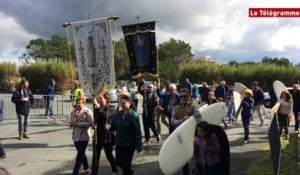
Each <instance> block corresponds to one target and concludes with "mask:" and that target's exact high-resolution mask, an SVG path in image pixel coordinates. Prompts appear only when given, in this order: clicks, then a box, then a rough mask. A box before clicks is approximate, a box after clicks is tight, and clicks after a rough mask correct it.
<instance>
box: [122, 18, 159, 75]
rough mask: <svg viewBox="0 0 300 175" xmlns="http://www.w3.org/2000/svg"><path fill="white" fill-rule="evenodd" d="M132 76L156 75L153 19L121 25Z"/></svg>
mask: <svg viewBox="0 0 300 175" xmlns="http://www.w3.org/2000/svg"><path fill="white" fill-rule="evenodd" d="M122 30H123V34H124V38H125V43H126V47H127V52H128V56H129V59H130V66H131V73H132V77H133V78H139V77H140V76H142V75H150V76H152V77H158V73H157V49H156V38H155V21H152V22H145V23H137V24H131V25H125V26H122Z"/></svg>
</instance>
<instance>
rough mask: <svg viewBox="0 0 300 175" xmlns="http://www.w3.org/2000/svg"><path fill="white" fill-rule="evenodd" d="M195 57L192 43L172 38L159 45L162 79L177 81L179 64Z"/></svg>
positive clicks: (160, 74) (159, 67)
mask: <svg viewBox="0 0 300 175" xmlns="http://www.w3.org/2000/svg"><path fill="white" fill-rule="evenodd" d="M192 57H193V54H192V47H191V46H190V44H188V43H186V42H184V41H182V40H176V39H174V38H170V40H169V41H167V42H164V43H162V44H159V46H158V60H159V62H158V65H159V66H158V69H159V76H160V78H161V79H162V80H165V81H166V80H168V81H175V80H176V79H177V78H178V75H179V74H178V70H179V65H180V64H182V63H186V62H189V61H191V59H192Z"/></svg>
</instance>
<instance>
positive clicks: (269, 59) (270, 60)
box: [261, 56, 292, 66]
mask: <svg viewBox="0 0 300 175" xmlns="http://www.w3.org/2000/svg"><path fill="white" fill-rule="evenodd" d="M261 62H262V63H264V64H276V65H278V66H292V63H291V62H290V61H289V59H288V58H285V57H281V58H277V57H275V58H272V57H267V56H265V57H263V58H262V60H261Z"/></svg>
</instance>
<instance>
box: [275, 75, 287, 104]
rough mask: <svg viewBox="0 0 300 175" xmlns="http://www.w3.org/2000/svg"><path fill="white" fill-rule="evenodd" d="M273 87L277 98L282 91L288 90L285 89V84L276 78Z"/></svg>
mask: <svg viewBox="0 0 300 175" xmlns="http://www.w3.org/2000/svg"><path fill="white" fill-rule="evenodd" d="M273 89H274V92H275V95H276V98H277V100H279V99H280V94H281V93H282V91H287V92H289V91H288V90H287V88H286V86H285V85H284V84H283V83H282V82H281V81H278V80H276V81H274V83H273Z"/></svg>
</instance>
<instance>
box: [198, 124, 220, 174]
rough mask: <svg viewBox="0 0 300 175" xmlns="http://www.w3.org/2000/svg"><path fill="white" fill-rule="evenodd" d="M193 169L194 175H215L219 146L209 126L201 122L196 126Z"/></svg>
mask: <svg viewBox="0 0 300 175" xmlns="http://www.w3.org/2000/svg"><path fill="white" fill-rule="evenodd" d="M195 133H196V134H195V138H194V153H193V167H194V170H195V174H196V175H217V168H218V167H217V164H218V163H219V162H220V155H219V154H220V152H221V146H220V143H219V140H218V138H217V136H216V135H215V134H214V133H212V132H211V130H210V127H209V124H208V123H207V122H206V121H201V122H200V123H198V124H197V125H196V132H195Z"/></svg>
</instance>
